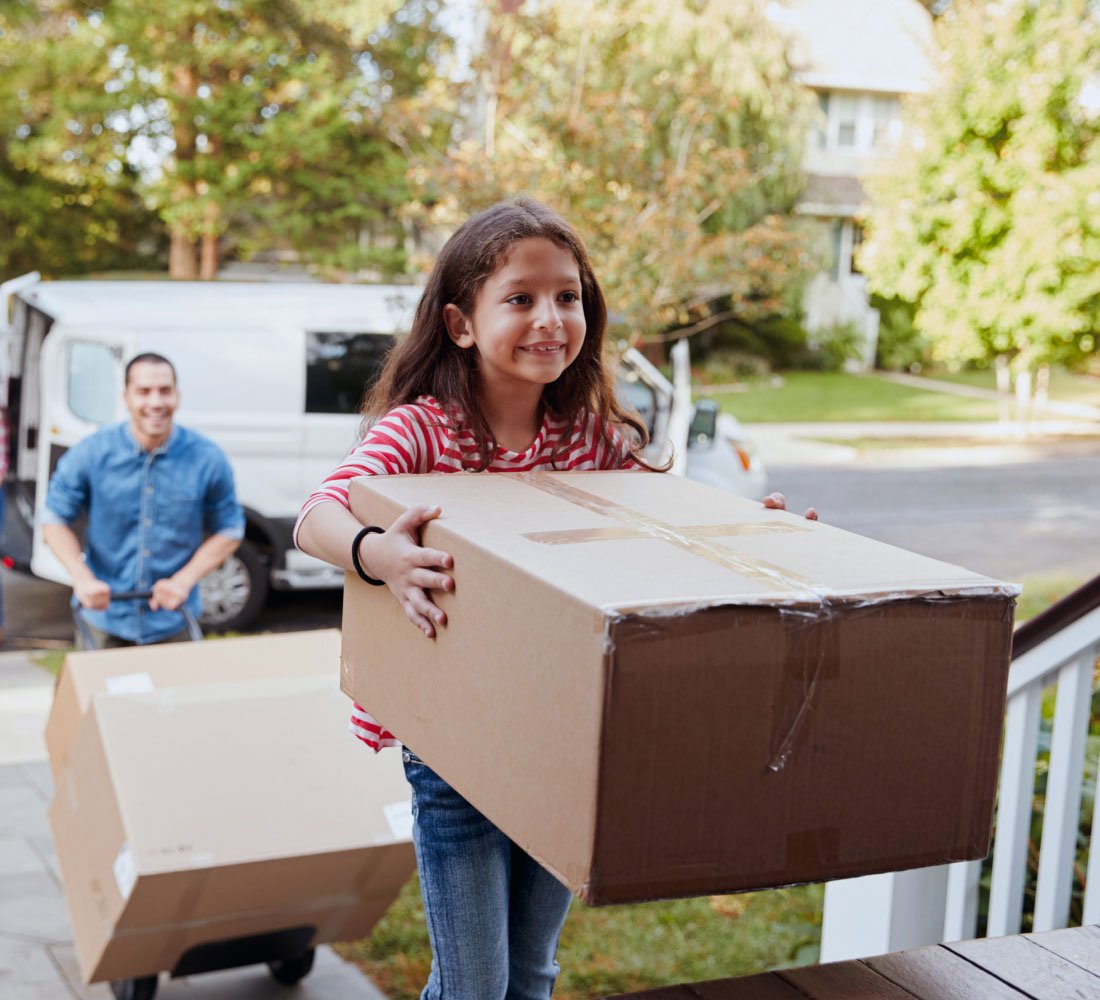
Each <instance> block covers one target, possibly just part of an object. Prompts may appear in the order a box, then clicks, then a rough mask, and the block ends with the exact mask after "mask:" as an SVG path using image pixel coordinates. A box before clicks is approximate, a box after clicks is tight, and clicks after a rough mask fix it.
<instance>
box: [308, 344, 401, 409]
mask: <svg viewBox="0 0 1100 1000" xmlns="http://www.w3.org/2000/svg"><path fill="white" fill-rule="evenodd" d="M393 341H394V338H393V337H392V336H390V335H388V334H383V333H330V332H321V331H311V332H309V333H307V334H306V413H357V412H358V411H359V407H360V404H361V403H362V401H363V394H364V393H365V392H366V391H367V390H368V389H369V388H370V387H371V386H372V385H374V383H375V382H376V381H377V379H378V376H379V374H380V373H381V371H382V362H383V361H384V360H385V357H386V352H387V351H389V349H390V348H391V347H392V346H393Z"/></svg>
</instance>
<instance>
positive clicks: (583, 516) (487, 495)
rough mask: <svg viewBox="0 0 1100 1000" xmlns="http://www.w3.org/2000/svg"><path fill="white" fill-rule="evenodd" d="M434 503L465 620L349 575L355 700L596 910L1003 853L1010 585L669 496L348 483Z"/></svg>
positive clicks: (383, 500) (674, 487)
mask: <svg viewBox="0 0 1100 1000" xmlns="http://www.w3.org/2000/svg"><path fill="white" fill-rule="evenodd" d="M422 503H435V504H440V505H441V506H442V509H443V514H442V517H440V518H439V519H438V520H435V521H432V522H431V523H430V524H428V525H427V527H426V529H425V531H424V538H423V540H424V544H425V545H428V546H431V547H435V548H440V549H443V550H445V551H448V552H451V553H452V554H453V555H454V560H455V569H454V577H455V583H456V589H455V593H454V594H453V595H451V594H448V595H443V596H442V597H441V598H440V601H439V603H440V606H441V607H442V608H443V609H444V610H445V611H446V612H447V614H448V616H449V622H448V624H447V626H446V627H445V628H443V629H442V630H440V634H439V637H438V638H437V639H435V640H434V641H432V640H428V639H426V638H425V637H424V636H423V635H422V634H421V633H419V632H418V631H417V629H416V628H415V627H414V626H412V625H411V624H410V623H409V622H408V621H407V620H406V618H405V616H404V614H403V613H402V611H401V609H400V608H399V607H398V606H397V603H396V602H395V601H394V599H393V597H392V595H391V594H390V593H389V592H388V590H387V589H385V588H374V587H370V586H367V585H365V584H363V583H362V582H361V581H359V580H358V579H357V578H355V577H354V576H349V578H348V582H347V584H346V586H345V597H344V601H345V604H344V629H343V651H342V671H341V672H342V677H343V687H344V690H345V691H346V692H348V693H349V694H351V695H352V696H353V697H354V698H355V699H356V700H358V701H359V702H360V703H361V704H362V705H363V706H364V707H365V708H366V709H367V710H368V711H370V712H372V713H373V714H374V715H376V716H377V717H378V719H379V720H380V721H381V722H382V723H383V724H384V725H385V726H387V727H388V728H390V729H391V730H392V731H393V732H394V733H395V734H396V735H397V737H398V738H399V739H401V740H403V741H404V742H405V743H406V744H407V745H409V746H410V747H411V748H412V749H413V750H415V751H416V752H417V753H418V754H420V755H421V756H422V757H423V758H424V759H425V760H426V761H427V762H428V763H429V764H430V765H431V766H432V767H434V768H435V769H436V770H437V771H438V772H439V773H440V775H441V776H442V777H443V778H444V779H446V780H447V781H448V782H450V783H451V784H452V785H453V786H454V787H455V788H456V789H457V790H458V791H459V792H461V793H462V794H463V795H465V796H466V797H467V798H468V799H469V800H470V802H472V803H473V805H475V806H476V807H477V808H478V809H480V810H481V811H482V812H484V813H485V815H486V816H488V817H489V818H490V819H491V820H492V821H493V822H494V823H496V824H497V825H498V826H499V827H500V828H501V829H503V830H504V831H505V832H506V833H508V834H509V836H511V837H512V838H513V840H515V841H516V842H517V843H518V844H519V845H520V846H521V847H523V848H524V849H525V850H527V851H528V852H530V853H531V854H532V855H533V856H534V857H535V858H537V859H538V860H539V861H540V862H542V863H543V864H544V865H545V866H546V867H547V868H548V869H549V870H550V871H551V872H553V873H554V874H555V875H556V876H557V877H558V878H559V879H560V880H561V881H562V882H564V883H565V884H566V885H567V886H569V887H570V888H571V889H572V890H573V891H574V892H576V893H577V894H579V895H580V896H581V897H582V898H583V899H584V900H586V901H587V902H589V903H617V902H629V901H636V900H642V899H649V898H657V897H672V896H686V895H698V894H703V893H713V892H733V891H739V890H749V889H759V888H763V887H769V886H779V885H787V884H792V883H798V882H812V881H820V880H824V879H831V878H840V877H847V876H854V875H863V874H868V873H872V872H880V871H891V870H895V869H903V868H912V867H918V866H923V865H932V864H939V863H943V862H949V861H958V860H962V859H967V858H978V857H982V856H984V855H985V853H986V851H987V848H988V845H989V837H990V828H991V821H992V808H993V797H994V789H995V786H996V777H997V761H998V751H999V746H1000V736H1001V725H1002V720H1003V713H1004V707H1005V688H1006V683H1007V674H1008V663H1009V652H1010V644H1011V635H1012V614H1013V604H1014V598H1015V593H1016V588H1013V587H1006V586H1005V585H1002V584H999V583H997V582H996V581H994V580H990V579H988V578H986V577H982V576H978V575H976V574H974V573H970V572H968V571H966V570H964V569H960V568H958V567H956V566H950V565H947V564H945V563H940V562H936V561H934V560H931V559H927V558H924V557H922V556H919V555H914V554H912V553H909V552H904V551H902V550H899V549H896V548H892V547H889V546H886V545H882V544H879V543H876V542H873V541H870V540H868V539H866V538H861V537H858V536H856V535H852V534H849V533H846V532H844V531H840V530H838V529H836V528H833V527H831V526H829V525H827V524H818V523H812V522H807V521H805V520H804V519H803V518H800V517H796V516H793V515H790V514H786V513H783V512H776V511H770V510H767V509H765V508H764V507H763V506H761V505H760V504H758V503H755V502H752V501H748V500H742V499H738V498H735V497H732V496H730V495H729V494H726V493H724V492H722V491H719V490H715V489H711V488H708V487H704V486H700V485H698V484H696V483H692V482H687V481H685V480H682V479H679V478H676V477H673V476H668V475H653V474H645V473H637V472H624V473H618V472H608V473H547V474H528V475H516V476H508V475H499V474H498V475H482V476H479V475H448V476H433V477H430V478H429V477H423V476H386V477H377V478H363V479H357V480H355V481H353V482H352V484H351V504H352V509H353V511H354V512H355V514H356V516H357V517H358V518H359V520H360V521H362V522H364V523H367V524H378V525H381V526H383V527H385V526H388V525H389V524H391V523H392V522H393V520H394V519H395V518H396V517H397V516H398V515H399V514H400V513H401V512H402V511H403V510H405V509H407V508H408V507H410V506H413V505H416V504H422Z"/></svg>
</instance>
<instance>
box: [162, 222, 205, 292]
mask: <svg viewBox="0 0 1100 1000" xmlns="http://www.w3.org/2000/svg"><path fill="white" fill-rule="evenodd" d="M198 276H199V268H198V258H197V257H196V256H195V244H194V242H193V241H192V240H191V238H190V237H189V236H188V235H187V233H185V232H182V231H181V230H178V229H173V230H172V233H171V242H170V244H169V246H168V277H169V278H178V279H180V280H181V281H194V280H195V279H196V278H197V277H198Z"/></svg>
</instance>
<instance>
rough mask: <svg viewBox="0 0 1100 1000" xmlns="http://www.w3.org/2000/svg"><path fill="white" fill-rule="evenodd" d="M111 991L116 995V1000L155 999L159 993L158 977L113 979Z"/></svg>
mask: <svg viewBox="0 0 1100 1000" xmlns="http://www.w3.org/2000/svg"><path fill="white" fill-rule="evenodd" d="M111 992H112V993H113V994H114V995H115V1000H153V997H154V996H156V993H157V977H156V976H142V977H141V978H140V979H112V980H111Z"/></svg>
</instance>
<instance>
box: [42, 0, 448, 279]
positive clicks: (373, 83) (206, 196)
mask: <svg viewBox="0 0 1100 1000" xmlns="http://www.w3.org/2000/svg"><path fill="white" fill-rule="evenodd" d="M66 6H67V8H68V10H67V11H65V14H66V15H67V16H66V18H65V21H66V24H67V26H68V27H67V30H66V31H65V32H64V34H63V36H62V37H60V38H57V39H54V40H52V44H48V45H47V44H42V45H39V46H32V50H31V51H28V52H27V56H26V57H27V58H34V59H38V60H40V61H41V62H42V63H43V64H44V65H46V66H48V67H49V68H50V70H51V71H52V74H53V79H55V80H57V81H63V80H65V79H66V78H70V79H73V80H75V81H78V85H77V86H69V87H65V86H54V87H53V88H52V89H50V91H49V92H48V101H49V105H50V111H51V114H50V116H49V119H48V124H49V127H46V123H44V125H43V127H42V128H41V129H40V130H38V131H37V132H36V133H35V134H34V136H32V137H30V138H28V139H27V141H26V142H25V143H24V150H23V155H25V157H26V158H27V159H28V160H29V161H31V162H38V163H57V162H59V161H60V160H61V159H62V158H67V161H68V162H69V163H70V164H71V165H72V167H73V169H74V170H83V171H84V175H83V176H84V177H89V176H91V175H93V174H95V173H97V172H101V171H108V172H110V171H114V172H116V173H117V172H119V171H120V170H122V169H124V168H125V166H126V165H135V166H136V167H137V168H138V169H139V170H140V172H141V175H142V180H143V191H144V193H145V196H146V198H147V199H148V200H149V201H150V203H151V204H152V205H154V206H155V208H156V210H157V212H158V214H159V216H160V218H161V219H162V220H163V222H164V224H165V226H166V227H167V229H168V231H169V235H170V254H169V269H170V273H171V274H172V275H173V276H175V277H181V278H190V277H205V278H209V277H212V276H213V275H214V274H215V273H216V270H217V267H218V263H219V257H220V254H221V251H222V248H223V245H224V243H225V242H226V241H227V239H228V241H230V242H232V243H238V244H240V245H241V246H242V247H243V248H244V249H245V250H246V251H247V250H251V249H256V248H258V247H260V246H271V245H273V244H276V243H278V242H279V241H280V240H285V241H291V242H292V243H293V244H294V245H295V247H296V248H297V249H299V250H301V251H305V252H306V253H310V252H313V253H315V255H316V256H318V257H320V258H321V259H323V260H324V261H326V262H327V263H333V264H342V265H344V266H346V267H359V266H364V265H374V266H377V267H379V268H381V269H384V270H392V269H394V268H398V267H400V266H401V265H402V263H403V230H402V228H401V225H400V223H399V221H398V220H397V219H396V217H395V210H396V206H397V205H398V204H400V202H401V200H403V196H404V193H405V191H404V184H403V177H404V170H405V166H404V161H403V158H402V157H400V156H398V155H397V147H396V144H395V142H394V141H393V139H392V138H391V137H390V135H389V132H390V131H391V130H392V129H393V128H394V125H393V123H392V122H391V121H390V120H389V117H388V116H389V115H390V114H392V113H396V112H394V111H393V108H394V106H395V105H399V104H400V102H401V100H402V99H403V97H404V96H405V95H403V94H402V93H400V92H399V91H398V87H400V86H408V85H413V86H415V85H416V84H417V82H418V77H417V74H416V73H415V72H413V73H410V72H408V71H407V67H408V66H409V65H413V66H417V65H419V64H421V63H422V62H424V61H426V57H427V49H428V48H429V47H430V46H431V45H433V44H437V42H436V35H437V34H438V32H437V31H436V30H435V28H434V24H433V10H434V9H435V7H436V4H435V3H433V2H431V0H423V2H412V3H407V4H401V3H400V2H399V0H316V2H311V3H308V4H307V3H305V2H303V0H280V2H277V3H272V2H269V0H221V2H219V3H216V4H215V3H208V2H205V0H179V2H176V3H173V4H171V5H167V6H164V5H160V6H155V7H150V6H149V5H148V4H144V3H140V2H138V0H103V2H101V3H98V4H92V3H70V4H68V5H66ZM398 44H400V45H402V46H404V47H403V48H400V49H399V48H397V47H396V46H397V45H398ZM395 62H401V63H402V72H395V70H394V69H393V67H392V64H393V63H395Z"/></svg>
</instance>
